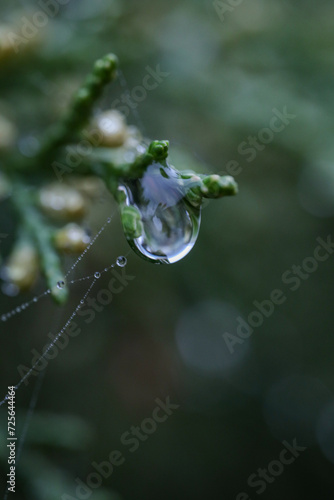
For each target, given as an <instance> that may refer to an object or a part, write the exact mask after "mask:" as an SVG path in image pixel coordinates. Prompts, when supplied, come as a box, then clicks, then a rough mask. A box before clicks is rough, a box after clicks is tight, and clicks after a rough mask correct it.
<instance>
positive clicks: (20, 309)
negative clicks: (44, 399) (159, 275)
mask: <svg viewBox="0 0 334 500" xmlns="http://www.w3.org/2000/svg"><path fill="white" fill-rule="evenodd" d="M114 214H115V212H114V213H113V214H112V216H111V217H108V219H107V220H106V222H105V223H104V224H103V225H102V227H100V229H99V230H98V231H97V233H96V234H95V236H94V237H93V239H92V240H91V242H90V243H89V244H88V246H87V247H86V249H85V250H84V251H83V252H82V253H81V255H79V257H78V258H77V259H76V260H75V261H74V263H73V264H72V265H71V266H70V268H69V270H68V271H67V272H66V274H65V280H66V283H67V285H69V288H70V286H71V285H73V284H75V283H78V282H82V281H87V282H88V287H87V288H86V289H85V291H84V293H83V295H82V296H81V298H80V300H79V301H78V303H77V304H76V305H75V307H74V309H73V310H72V311H71V312H70V314H69V316H68V318H67V320H66V321H65V323H64V324H63V326H61V327H60V328H59V329H58V331H57V333H56V334H55V336H54V338H53V340H52V341H50V342H49V344H48V345H47V346H46V348H44V350H43V352H42V354H41V355H40V356H39V357H38V358H37V360H36V361H35V362H34V363H33V365H32V366H31V368H29V369H28V371H27V372H26V373H25V374H24V375H23V376H22V377H21V378H20V379H19V381H18V382H16V384H15V385H14V384H13V381H11V380H8V383H7V386H8V387H10V386H13V387H14V391H15V395H16V393H17V391H18V390H19V389H20V387H21V386H22V384H23V383H26V382H27V380H28V379H29V378H30V377H31V376H32V375H33V374H36V371H35V369H36V367H37V366H38V365H39V364H40V362H41V361H42V360H44V359H45V358H46V356H47V354H48V353H49V351H50V350H51V349H52V348H53V347H54V346H55V344H56V343H57V341H58V340H59V339H60V338H61V337H62V335H63V334H64V333H65V331H66V329H67V328H68V326H69V325H70V323H71V322H72V321H73V319H74V318H75V317H76V315H77V313H78V311H79V310H80V308H81V307H82V306H83V305H84V304H85V300H86V299H87V298H88V297H89V294H90V293H91V291H92V289H93V287H94V285H95V284H96V282H97V281H98V280H99V279H100V277H101V276H102V275H103V274H105V273H107V272H108V271H110V270H112V269H113V268H115V267H117V266H118V267H125V266H126V264H127V256H128V255H129V254H130V253H131V251H129V252H127V253H126V254H125V256H123V255H122V256H119V257H117V258H116V259H115V261H114V262H113V263H112V264H111V265H109V266H107V267H104V268H103V269H101V270H98V271H96V272H94V273H93V274H91V275H85V276H81V277H79V278H76V279H70V277H71V274H72V273H73V272H74V270H75V269H76V268H77V266H78V265H79V263H81V261H82V260H83V258H84V257H85V255H87V253H88V252H89V251H90V250H91V249H92V247H93V245H94V243H96V241H97V239H98V238H99V237H100V236H101V235H102V234H103V232H104V230H105V229H106V228H107V226H108V225H109V223H110V222H111V220H112V218H113V216H114ZM50 294H51V289H47V290H45V291H44V292H42V293H41V294H39V295H36V296H35V297H33V298H32V299H31V300H29V301H28V302H24V303H22V304H21V305H19V306H17V307H16V308H14V309H12V310H11V311H8V312H7V313H2V314H1V321H0V323H2V324H4V325H6V324H7V322H10V320H11V318H13V317H14V316H17V315H18V314H24V311H25V310H26V309H28V308H30V307H35V306H36V304H37V303H38V302H39V301H40V300H42V299H44V298H45V297H48V296H50ZM58 314H59V313H58ZM50 360H51V361H52V359H50ZM47 367H48V363H47V364H46V366H45V367H44V368H43V369H42V370H41V369H40V368H39V370H38V372H39V373H38V376H37V379H36V381H35V385H34V388H33V390H32V394H31V397H30V402H29V404H28V408H27V413H26V415H25V417H24V420H23V423H22V430H21V432H20V436H19V437H18V440H17V449H16V458H15V469H16V471H17V467H18V463H19V459H20V456H21V454H22V451H23V447H24V443H25V438H26V435H27V432H28V429H29V425H30V422H31V419H32V417H33V414H34V411H35V408H36V404H37V401H38V396H39V393H40V390H41V387H42V383H43V379H44V376H45V373H46V369H47ZM0 397H1V398H2V399H1V400H0V407H3V406H4V405H5V403H6V402H7V400H8V398H9V394H8V393H7V394H5V395H4V396H3V397H2V396H1V395H0ZM8 487H9V485H8V484H7V487H6V490H5V493H4V497H3V498H4V500H6V499H7V498H8Z"/></svg>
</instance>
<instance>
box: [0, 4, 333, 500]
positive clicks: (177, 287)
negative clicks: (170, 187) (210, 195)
mask: <svg viewBox="0 0 334 500" xmlns="http://www.w3.org/2000/svg"><path fill="white" fill-rule="evenodd" d="M220 3H221V4H223V3H224V2H220ZM230 3H231V4H232V3H233V2H230ZM236 4H238V5H236ZM215 5H219V3H217V2H216V4H213V3H212V2H211V1H203V0H201V1H195V0H193V1H191V2H190V1H181V2H180V1H175V0H174V1H171V0H170V1H168V2H163V1H161V0H156V1H153V0H142V1H140V2H138V1H134V0H131V1H121V0H118V1H107V0H96V1H95V0H94V2H93V1H91V0H80V1H79V0H70V1H69V2H68V4H67V5H66V6H62V7H61V8H60V9H59V13H58V15H57V16H55V17H54V19H50V22H49V23H48V24H47V26H46V27H45V28H43V29H40V30H39V32H38V35H36V36H35V37H33V38H32V39H31V43H30V46H29V48H27V50H23V46H22V50H20V53H19V54H18V55H17V56H13V57H12V58H9V60H8V59H7V61H6V63H3V64H1V66H0V105H1V109H3V110H5V112H6V113H7V116H8V115H10V116H11V117H12V119H13V121H14V122H15V123H16V125H17V127H18V129H19V134H20V137H21V139H20V141H21V142H20V147H21V148H22V147H23V146H22V144H33V143H34V141H35V140H36V138H38V137H40V136H41V134H42V132H43V129H44V127H45V126H46V125H47V124H49V123H52V122H53V121H55V120H56V119H57V117H58V116H60V115H61V113H62V112H63V110H64V109H66V102H67V101H68V99H69V97H70V95H71V92H72V91H73V90H74V89H75V88H76V87H77V86H78V84H79V83H80V82H81V80H82V78H83V77H84V75H85V74H86V72H87V71H89V69H90V67H91V65H92V62H93V61H94V60H95V58H97V57H99V56H100V55H102V54H104V53H107V52H110V51H112V52H115V53H116V54H117V55H118V56H119V59H120V62H121V68H122V71H123V73H124V76H125V78H126V80H127V82H128V86H129V89H130V91H131V90H132V89H133V88H134V87H135V86H137V85H141V84H142V81H143V78H144V77H145V75H146V74H147V69H146V67H147V66H150V67H151V68H156V66H157V65H160V68H161V70H162V71H165V72H168V73H169V76H168V77H166V78H165V79H163V81H162V82H161V84H160V85H159V86H158V87H157V88H156V89H155V90H152V91H149V92H148V94H147V97H146V99H145V100H144V101H142V102H140V103H139V104H138V107H137V108H136V113H135V114H133V115H131V116H130V117H129V118H128V120H129V123H133V124H136V125H140V127H141V128H142V131H143V132H144V133H145V134H146V135H147V136H148V137H151V138H152V139H169V140H170V143H171V148H172V150H173V148H174V147H178V148H183V150H185V151H186V152H187V154H188V155H190V156H191V157H192V158H193V161H194V164H195V163H199V164H200V165H202V167H201V168H202V170H205V169H206V170H208V171H212V172H223V171H225V170H226V165H227V164H228V162H230V161H231V160H235V161H237V162H238V163H239V174H238V175H237V176H236V179H237V181H238V183H239V187H240V194H239V195H238V197H236V198H233V199H226V200H222V201H218V202H212V203H211V204H209V205H208V206H206V207H205V209H204V210H203V217H202V228H201V231H200V236H199V239H198V243H197V244H196V246H195V248H194V249H193V251H192V252H191V253H190V254H189V255H188V256H187V257H186V258H185V259H184V260H183V261H181V262H179V263H177V264H175V265H172V266H152V265H150V264H148V263H146V262H144V261H142V260H141V259H140V258H138V257H137V256H136V255H134V254H133V253H130V254H129V255H128V266H127V268H126V272H127V274H129V275H131V276H134V277H135V278H134V279H133V280H131V281H129V282H128V284H127V286H125V287H124V290H123V291H122V293H120V294H118V295H115V296H114V298H113V301H112V304H110V305H109V306H108V307H105V308H104V309H103V311H101V312H99V313H96V317H95V319H94V321H93V322H92V323H90V324H87V323H86V322H85V318H84V317H82V318H80V320H79V321H78V325H79V327H80V328H81V330H82V331H81V334H80V335H79V336H77V337H75V338H73V339H71V341H70V343H69V345H68V346H67V348H66V349H64V351H63V352H61V353H60V354H59V356H57V358H56V359H54V360H53V361H52V362H50V363H49V367H48V370H47V371H46V373H45V377H44V380H43V384H42V387H41V391H40V394H39V398H38V401H37V405H36V411H35V413H34V416H33V419H32V421H31V425H30V427H29V429H28V432H27V437H26V442H25V446H24V448H23V452H22V456H21V462H20V467H19V470H18V472H17V489H18V493H17V494H16V498H18V499H24V500H25V499H34V500H39V499H43V500H44V499H52V500H53V499H59V498H62V497H61V495H62V494H64V493H67V494H68V495H72V497H75V486H76V482H75V478H78V477H79V478H81V479H82V480H83V481H86V478H87V475H88V474H90V473H91V472H93V470H94V469H93V467H92V462H94V461H96V462H101V461H103V460H107V459H108V455H109V453H110V452H111V451H112V450H115V449H117V450H120V451H122V453H123V455H124V457H125V463H124V464H123V465H121V466H120V467H116V468H115V470H114V472H113V473H112V475H111V476H110V477H109V478H106V479H105V480H103V484H102V486H101V487H99V488H97V489H96V490H94V493H93V494H92V495H91V496H87V498H88V497H89V498H93V499H96V500H104V499H110V498H112V499H118V498H120V499H123V500H132V499H137V498H145V499H146V500H153V499H154V500H155V499H157V498H159V499H169V498H174V499H176V500H178V499H184V498H189V499H190V498H191V499H202V498H212V499H215V498H217V499H218V498H219V499H222V498H224V499H230V500H234V499H236V498H238V500H245V499H246V498H248V496H249V498H251V499H255V498H257V497H258V496H261V497H262V498H265V499H267V498H268V499H271V500H276V499H277V500H278V499H280V500H281V499H282V498H284V499H287V500H290V499H291V500H295V499H297V498H298V499H299V498H300V499H319V498H321V499H322V500H325V499H330V498H332V496H333V493H332V491H333V462H334V395H333V390H334V387H333V386H334V379H333V361H332V360H333V354H332V353H333V350H334V340H333V278H332V269H333V258H334V257H333V256H332V255H331V256H330V258H329V259H328V260H327V261H325V262H320V263H319V267H318V269H317V270H316V271H314V272H311V273H308V272H306V274H305V275H304V278H301V279H300V283H299V285H300V286H299V287H298V289H297V290H295V291H292V290H291V287H292V286H293V283H286V282H283V281H282V276H283V274H284V273H286V272H288V271H290V272H291V275H290V274H289V275H288V276H292V271H291V270H292V266H294V265H302V263H303V262H304V260H305V259H307V258H309V257H311V256H312V255H313V252H314V249H315V248H316V246H317V245H318V243H317V241H316V240H317V238H319V237H321V238H324V239H325V240H326V239H327V237H328V235H331V234H333V233H332V231H333V219H332V217H333V215H334V201H333V200H334V197H333V193H334V166H333V165H334V164H333V160H334V151H333V130H334V118H333V108H334V91H333V76H334V75H333V62H334V50H333V41H334V40H333V38H334V31H333V25H332V22H333V21H332V20H333V16H334V5H333V4H332V3H331V2H328V1H322V0H320V1H318V2H311V1H306V0H303V1H296V0H295V1H288V0H285V1H281V2H277V1H274V0H252V1H249V0H244V1H240V2H239V3H238V2H234V5H235V7H231V6H230V7H228V9H226V12H225V13H224V12H223V10H221V9H222V7H221V8H220V15H219V14H218V12H217V9H216V8H215ZM225 5H227V6H229V5H230V4H229V2H228V0H227V1H226V2H225ZM38 9H39V7H38V4H37V2H32V1H31V2H28V1H27V2H23V1H22V2H19V1H12V0H11V1H9V0H7V1H4V0H2V2H1V9H0V18H1V23H2V24H4V25H12V24H13V23H16V24H17V25H18V26H21V24H22V16H26V17H27V18H29V19H30V18H31V16H32V15H33V14H34V13H35V12H36V10H38ZM218 10H219V9H218ZM20 23H21V24H20ZM123 93H124V88H122V87H121V86H120V84H119V83H116V84H114V86H112V87H110V88H108V89H107V91H106V94H105V96H104V98H103V100H102V102H101V107H103V108H108V107H109V106H111V104H112V103H113V102H114V100H115V99H118V98H120V97H121V96H122V94H123ZM285 107H286V109H287V111H288V113H289V114H292V115H295V118H293V119H291V121H290V123H289V124H287V125H286V126H285V127H284V130H282V131H281V132H280V133H275V134H272V137H271V138H270V136H269V138H270V141H267V143H266V144H263V142H261V140H260V142H259V145H260V146H259V147H258V150H257V151H256V154H252V156H254V158H253V159H252V161H248V160H250V158H251V156H250V153H249V152H248V153H247V154H246V153H245V147H246V146H245V145H242V144H243V143H244V142H245V141H246V142H248V141H249V136H255V137H257V136H258V134H260V137H262V138H264V141H265V140H266V139H267V137H268V135H266V133H265V132H263V129H264V128H267V127H268V126H269V124H270V123H271V120H272V117H273V116H274V112H273V109H274V108H275V109H276V110H279V111H281V112H283V110H284V108H285ZM263 134H264V135H263ZM22 141H23V142H22ZM240 148H242V149H240ZM174 158H175V165H176V166H177V167H178V168H180V169H182V167H183V165H182V164H180V163H178V164H177V163H176V162H177V158H179V156H177V155H176V154H175V157H174ZM178 161H179V162H180V161H181V162H182V160H180V159H179V160H178ZM113 209H114V205H113V202H112V200H111V199H109V197H107V198H106V199H102V200H101V203H99V204H96V205H95V206H94V208H93V210H92V213H91V214H90V218H89V221H87V223H89V225H90V226H91V227H92V229H93V230H96V229H98V228H99V227H100V226H101V225H102V224H103V222H104V221H105V219H106V217H107V216H108V214H109V213H110V211H112V210H113ZM0 221H1V226H0V232H1V233H8V234H9V235H12V234H13V231H14V229H13V227H12V226H11V220H10V218H9V217H8V214H6V211H5V210H4V209H3V208H2V209H1V212H0ZM8 241H9V240H8ZM128 251H129V249H128V247H127V244H126V242H125V239H124V236H123V235H122V231H121V228H120V223H119V221H118V219H117V216H115V217H114V219H113V221H112V223H111V225H110V227H108V230H107V231H105V234H103V235H102V236H101V238H100V239H99V240H98V242H97V243H96V244H95V245H94V246H93V248H92V250H91V251H90V253H89V254H88V255H87V257H86V258H85V260H84V261H83V262H82V263H81V264H80V266H78V268H77V274H76V276H77V277H80V276H84V275H87V274H89V273H91V272H92V271H95V270H96V269H100V268H101V267H103V266H105V265H109V264H111V263H112V262H113V261H114V260H115V258H116V256H117V255H119V254H122V253H123V254H125V253H127V252H128ZM67 265H69V262H68V263H67ZM304 265H306V266H308V265H311V264H310V261H305V263H304ZM108 279H109V278H108V277H106V276H105V277H103V278H101V280H100V281H99V282H98V283H97V285H96V288H95V292H94V293H93V296H96V294H97V293H98V290H99V289H102V288H105V287H106V285H107V282H108ZM84 284H85V283H84V282H83V285H84ZM40 289H41V290H42V289H43V285H42V284H41V285H40ZM275 289H280V290H282V291H283V292H284V296H285V297H286V300H285V302H284V303H283V304H281V305H279V306H276V307H275V310H274V312H273V314H271V315H270V317H268V318H265V319H264V321H263V324H262V325H261V326H259V327H257V328H254V332H253V333H252V334H251V336H250V337H249V338H248V339H247V340H245V341H244V342H243V343H242V344H235V345H234V346H233V349H234V352H233V353H231V352H230V351H229V349H228V346H227V343H226V340H225V339H226V336H225V339H224V336H223V334H225V333H226V332H228V333H230V334H233V335H236V334H237V325H238V322H237V318H238V317H242V318H244V320H247V317H248V315H249V314H250V313H251V312H252V311H254V310H255V306H254V301H260V302H262V301H263V300H265V299H268V298H270V295H271V293H272V291H273V290H275ZM83 290H84V287H83V286H82V287H81V286H79V285H76V286H75V287H73V288H72V294H71V298H70V303H69V304H68V305H67V306H66V307H65V308H64V309H63V310H59V308H56V307H55V306H53V305H52V303H51V302H48V301H47V300H45V301H44V302H39V303H38V304H37V305H36V306H35V307H33V308H30V309H29V310H27V311H25V312H24V314H21V315H19V316H17V317H16V318H14V319H13V320H11V322H9V323H8V324H6V325H5V327H1V329H2V332H1V337H2V339H1V346H2V348H1V353H2V356H1V358H2V361H1V393H2V394H5V392H6V388H7V386H8V385H10V384H13V383H16V382H17V381H18V378H19V375H18V373H17V366H18V365H19V364H21V363H22V364H26V365H28V364H29V362H30V361H31V357H32V354H31V349H33V348H36V349H37V350H39V351H41V349H42V347H43V346H44V345H45V344H46V342H47V341H48V338H47V333H48V332H49V331H52V332H56V331H57V330H58V329H59V328H60V327H61V326H62V325H63V323H64V322H65V321H66V319H67V318H68V316H69V315H70V313H71V311H72V310H73V307H74V306H75V304H76V303H77V302H78V300H79V299H80V298H81V296H82V294H83ZM37 291H38V290H35V292H36V293H37ZM29 297H30V296H29ZM29 297H27V298H29ZM1 299H2V300H1V304H2V305H1V310H3V311H7V310H9V309H11V308H13V307H15V306H16V305H17V304H19V303H20V302H22V300H26V299H23V298H22V297H16V298H8V297H6V296H2V297H1ZM35 383H36V378H35V377H33V378H32V379H31V382H30V383H29V385H28V386H27V387H22V388H21V389H20V391H19V392H18V393H17V406H18V427H19V430H22V426H23V423H24V419H25V417H26V411H27V406H28V404H29V401H30V398H31V395H32V393H33V390H34V384H35ZM167 397H170V400H171V402H173V403H175V404H178V405H179V408H178V409H177V410H175V411H174V413H173V414H172V415H171V416H170V417H169V418H168V420H167V421H166V422H164V423H161V424H159V425H158V427H157V429H156V431H155V432H154V433H153V434H152V435H150V436H149V437H148V439H147V440H146V441H145V442H142V443H141V444H140V446H139V448H138V449H137V450H136V451H135V452H133V453H131V452H130V451H129V446H124V445H123V444H121V443H120V439H121V436H122V434H123V433H124V432H125V431H128V430H129V429H130V428H131V426H132V425H140V424H141V422H142V421H143V420H144V419H145V418H148V417H150V416H151V414H152V411H153V410H154V408H155V407H156V403H155V399H156V398H161V399H162V400H163V401H164V400H165V399H166V398H167ZM1 418H2V420H1V421H2V422H3V427H2V428H1V433H2V437H1V439H2V442H3V443H5V438H6V428H5V422H6V411H5V409H4V408H2V412H1ZM294 439H296V440H297V444H298V446H303V447H306V450H304V451H303V452H300V456H299V457H297V458H296V460H295V461H294V462H293V463H291V464H290V465H284V470H283V471H281V472H279V473H278V474H277V476H276V477H275V478H274V480H272V479H270V481H271V482H270V484H269V483H266V489H265V491H264V492H263V493H262V494H260V495H259V494H258V493H257V490H259V489H260V485H259V484H258V486H257V487H254V486H253V487H252V486H250V485H247V481H248V478H249V477H250V476H251V475H252V474H254V473H256V474H257V471H258V469H259V468H266V469H267V468H268V466H269V464H271V462H272V461H273V460H277V459H278V458H279V456H280V453H281V451H282V450H283V448H284V445H283V444H282V442H283V441H287V442H289V443H290V444H292V442H293V440H294ZM0 455H1V460H2V465H1V474H2V483H1V484H2V486H4V484H3V483H4V480H3V478H5V474H6V473H7V465H6V463H5V461H6V457H7V450H6V449H5V446H2V447H1V452H0ZM272 467H273V469H271V470H273V471H274V472H275V471H277V470H278V471H279V470H280V469H279V468H280V466H279V465H277V463H276V469H275V465H273V466H272ZM269 475H270V478H273V475H272V474H269ZM241 492H245V495H244V496H243V495H240V496H239V497H238V494H239V493H241ZM247 495H248V496H247ZM65 498H67V497H65ZM78 498H79V497H78ZM81 498H83V497H81Z"/></svg>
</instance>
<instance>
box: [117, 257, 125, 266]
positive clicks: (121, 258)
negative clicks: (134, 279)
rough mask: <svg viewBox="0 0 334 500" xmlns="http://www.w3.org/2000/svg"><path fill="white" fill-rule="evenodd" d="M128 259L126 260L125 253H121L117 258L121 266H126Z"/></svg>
mask: <svg viewBox="0 0 334 500" xmlns="http://www.w3.org/2000/svg"><path fill="white" fill-rule="evenodd" d="M127 262H128V261H127V260H126V257H124V256H123V255H121V256H120V257H118V258H117V260H116V264H117V265H118V266H119V267H125V266H126V264H127Z"/></svg>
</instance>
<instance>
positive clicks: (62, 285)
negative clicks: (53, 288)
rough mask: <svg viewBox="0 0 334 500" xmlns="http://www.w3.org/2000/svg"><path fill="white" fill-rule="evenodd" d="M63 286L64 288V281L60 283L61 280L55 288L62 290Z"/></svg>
mask: <svg viewBox="0 0 334 500" xmlns="http://www.w3.org/2000/svg"><path fill="white" fill-rule="evenodd" d="M64 286H65V281H62V280H61V281H58V283H57V288H64Z"/></svg>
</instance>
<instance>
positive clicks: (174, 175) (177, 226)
mask: <svg viewBox="0 0 334 500" xmlns="http://www.w3.org/2000/svg"><path fill="white" fill-rule="evenodd" d="M190 183H192V184H193V181H192V180H191V179H181V177H180V174H179V173H178V172H177V171H176V170H175V169H174V168H173V167H171V166H169V165H168V164H164V165H162V164H160V163H153V164H152V165H150V166H149V167H148V168H147V170H146V172H145V174H144V175H143V176H142V177H141V178H140V179H136V180H134V181H127V182H126V183H124V184H123V185H122V186H121V187H120V188H119V189H120V190H121V191H123V192H124V193H125V195H126V200H125V201H126V204H127V205H128V206H131V207H133V208H135V209H136V211H137V213H139V215H140V220H141V224H142V227H140V225H139V224H138V221H134V220H130V221H129V219H127V218H124V220H125V221H127V222H128V223H129V226H128V227H126V225H125V224H126V222H125V223H124V220H123V227H124V232H125V234H126V236H127V239H128V242H129V244H130V246H131V247H132V248H133V250H135V251H136V252H137V253H138V254H139V255H140V256H141V257H144V258H146V259H148V260H150V261H153V262H156V263H165V264H172V263H174V262H177V261H179V260H181V259H182V258H183V257H185V256H186V255H187V254H188V253H189V252H190V250H191V249H192V248H193V246H194V244H195V242H196V239H197V236H198V232H199V227H200V222H201V210H200V208H197V207H195V206H193V205H192V204H191V203H190V202H189V201H188V200H187V198H186V194H187V192H188V189H189V187H191V186H192V184H191V185H190ZM134 218H135V217H134ZM135 223H136V224H137V228H136V229H139V231H141V235H140V236H139V237H136V238H135V237H131V231H132V230H133V227H134V224H135ZM137 234H138V233H137Z"/></svg>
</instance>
